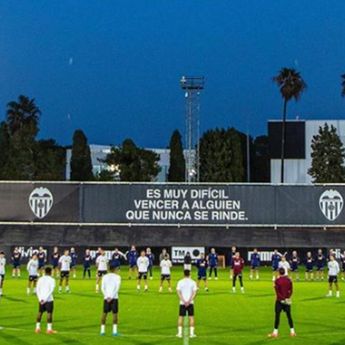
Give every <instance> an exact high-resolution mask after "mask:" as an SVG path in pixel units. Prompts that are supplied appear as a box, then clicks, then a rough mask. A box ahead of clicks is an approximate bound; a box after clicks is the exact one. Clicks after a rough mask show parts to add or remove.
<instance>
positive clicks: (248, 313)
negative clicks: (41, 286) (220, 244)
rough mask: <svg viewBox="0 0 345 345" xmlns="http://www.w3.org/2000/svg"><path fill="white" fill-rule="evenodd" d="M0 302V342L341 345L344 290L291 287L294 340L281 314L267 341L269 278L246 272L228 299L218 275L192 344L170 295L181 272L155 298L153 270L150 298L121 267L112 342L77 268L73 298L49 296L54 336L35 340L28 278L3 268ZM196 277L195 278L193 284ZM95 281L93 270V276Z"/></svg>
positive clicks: (225, 281)
mask: <svg viewBox="0 0 345 345" xmlns="http://www.w3.org/2000/svg"><path fill="white" fill-rule="evenodd" d="M7 272H8V273H7V277H6V281H5V286H4V296H3V298H2V299H1V302H0V326H1V329H0V344H16V345H29V344H36V345H43V344H75V345H90V344H111V343H112V344H119V345H124V344H126V345H127V344H128V345H130V344H133V345H144V344H147V345H155V344H156V345H161V344H164V345H175V344H176V345H177V344H181V345H182V344H184V345H186V344H192V345H193V344H195V345H197V344H200V345H210V344H211V345H225V344H226V345H229V344H241V345H242V344H243V345H259V344H270V343H272V342H274V343H277V344H303V345H308V344H313V345H322V344H327V345H330V344H332V345H343V344H345V288H344V287H345V284H344V283H343V282H340V288H341V290H342V289H344V296H342V297H340V298H339V299H336V298H335V297H333V298H326V297H325V295H326V293H327V291H328V288H327V283H326V282H304V281H302V282H296V283H295V284H294V288H295V292H294V296H293V309H292V313H293V317H294V321H295V329H296V332H297V337H296V338H290V337H289V328H288V325H287V320H286V317H285V315H284V314H282V318H281V327H280V337H279V338H278V339H267V334H268V333H269V332H270V331H271V330H272V326H273V317H274V315H273V308H274V300H275V298H274V292H273V288H272V281H271V272H270V271H269V270H268V269H267V270H263V271H262V272H261V280H260V281H249V279H248V271H246V272H245V274H244V284H245V289H246V291H245V294H243V295H242V294H241V293H240V292H239V289H238V292H237V293H236V294H233V293H231V291H230V290H231V283H230V281H229V274H228V270H221V272H220V279H219V280H218V281H215V280H211V281H209V286H210V291H209V292H205V291H204V290H203V289H200V290H199V292H198V295H197V298H196V301H195V308H196V309H195V310H196V316H195V317H196V328H195V331H196V334H197V338H194V339H178V338H176V337H175V335H176V332H177V327H176V322H177V314H178V298H177V295H176V293H175V287H176V283H177V280H178V279H180V278H181V276H182V274H181V273H182V269H181V268H179V267H175V268H174V270H173V274H172V278H173V286H174V292H173V293H169V292H168V291H167V288H165V290H164V292H163V293H159V292H158V284H159V271H158V269H156V270H155V272H154V279H153V280H152V281H149V292H147V293H144V292H143V291H142V292H140V293H138V292H137V291H136V281H135V280H128V279H127V276H128V274H127V268H126V267H123V268H122V271H121V275H122V277H123V282H122V288H121V291H120V300H119V306H120V313H119V333H120V336H118V337H112V336H111V326H110V321H111V318H110V317H109V319H108V327H107V335H106V336H105V337H101V336H99V321H100V316H101V311H102V302H103V300H102V296H101V294H96V293H95V280H94V277H93V278H92V279H91V280H87V279H86V280H82V279H81V278H80V275H81V272H80V268H79V270H78V272H77V273H78V276H79V278H78V277H77V279H71V283H70V286H71V289H72V293H71V294H65V293H63V294H58V293H57V290H56V292H55V313H54V328H55V329H56V330H57V331H58V332H59V333H58V334H56V335H46V334H45V332H44V331H45V326H46V325H45V319H44V322H42V334H38V335H37V334H35V333H34V327H35V317H36V313H37V299H36V296H33V295H31V296H27V295H26V283H27V280H26V275H23V276H22V278H20V279H13V278H11V277H10V274H9V273H10V267H9V268H8V270H7ZM195 274H196V271H195V270H194V272H193V276H194V278H195ZM93 275H94V271H93Z"/></svg>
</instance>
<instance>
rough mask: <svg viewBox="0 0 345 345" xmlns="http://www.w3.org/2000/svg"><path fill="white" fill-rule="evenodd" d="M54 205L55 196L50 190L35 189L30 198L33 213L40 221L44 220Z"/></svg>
mask: <svg viewBox="0 0 345 345" xmlns="http://www.w3.org/2000/svg"><path fill="white" fill-rule="evenodd" d="M53 203H54V199H53V195H52V193H51V192H50V190H49V189H48V188H44V187H39V188H36V189H34V190H33V191H32V192H31V194H30V196H29V205H30V208H31V211H32V212H33V213H34V214H35V216H36V217H37V218H39V219H43V218H44V217H45V216H46V215H47V214H48V212H49V211H50V209H51V208H52V206H53Z"/></svg>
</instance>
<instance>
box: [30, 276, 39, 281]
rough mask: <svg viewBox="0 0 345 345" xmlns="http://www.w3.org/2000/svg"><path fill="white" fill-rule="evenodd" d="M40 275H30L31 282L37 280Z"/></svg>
mask: <svg viewBox="0 0 345 345" xmlns="http://www.w3.org/2000/svg"><path fill="white" fill-rule="evenodd" d="M37 279H38V276H29V282H37Z"/></svg>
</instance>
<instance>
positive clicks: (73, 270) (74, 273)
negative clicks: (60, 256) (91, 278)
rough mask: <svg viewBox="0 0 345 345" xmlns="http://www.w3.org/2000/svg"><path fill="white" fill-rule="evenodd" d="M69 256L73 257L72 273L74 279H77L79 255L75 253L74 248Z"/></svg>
mask: <svg viewBox="0 0 345 345" xmlns="http://www.w3.org/2000/svg"><path fill="white" fill-rule="evenodd" d="M69 255H70V257H71V273H72V275H73V278H76V267H77V260H78V255H77V253H76V252H75V249H74V248H73V247H72V248H71V252H70V254H69Z"/></svg>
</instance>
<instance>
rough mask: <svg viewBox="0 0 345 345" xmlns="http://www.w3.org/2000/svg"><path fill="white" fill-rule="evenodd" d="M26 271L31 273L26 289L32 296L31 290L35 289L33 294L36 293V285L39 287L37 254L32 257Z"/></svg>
mask: <svg viewBox="0 0 345 345" xmlns="http://www.w3.org/2000/svg"><path fill="white" fill-rule="evenodd" d="M26 269H27V271H28V273H29V280H28V287H27V289H26V293H27V294H28V295H30V293H31V288H33V290H34V291H33V292H34V293H36V285H37V279H38V269H39V263H38V256H37V254H36V253H35V254H33V255H32V258H31V259H30V260H29V262H28V264H27V265H26Z"/></svg>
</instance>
